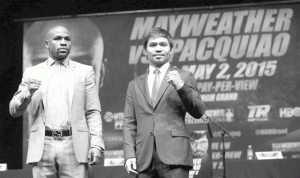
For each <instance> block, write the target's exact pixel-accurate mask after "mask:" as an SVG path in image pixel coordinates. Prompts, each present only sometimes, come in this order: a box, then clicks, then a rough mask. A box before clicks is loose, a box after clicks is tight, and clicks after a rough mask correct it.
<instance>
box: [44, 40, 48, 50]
mask: <svg viewBox="0 0 300 178" xmlns="http://www.w3.org/2000/svg"><path fill="white" fill-rule="evenodd" d="M45 46H46V48H49V42H48V41H47V40H46V41H45Z"/></svg>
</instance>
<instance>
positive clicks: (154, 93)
mask: <svg viewBox="0 0 300 178" xmlns="http://www.w3.org/2000/svg"><path fill="white" fill-rule="evenodd" d="M154 74H155V79H154V82H153V88H152V94H151V102H152V105H154V103H155V101H156V97H157V93H158V89H159V84H160V77H159V69H155V70H154Z"/></svg>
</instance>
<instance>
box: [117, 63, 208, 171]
mask: <svg viewBox="0 0 300 178" xmlns="http://www.w3.org/2000/svg"><path fill="white" fill-rule="evenodd" d="M169 70H174V68H172V67H171V66H170V67H169V69H168V71H169ZM176 70H178V72H179V74H180V77H181V78H182V80H184V82H185V84H184V86H183V87H182V88H181V89H180V90H178V91H176V90H175V89H174V87H173V86H172V85H170V84H169V83H168V82H167V79H166V75H165V76H164V78H163V81H162V83H161V86H160V89H159V91H158V96H157V98H158V99H157V101H156V104H155V105H154V106H152V105H151V101H150V97H149V96H150V95H149V91H148V84H147V83H148V82H147V78H148V71H147V72H146V74H144V75H142V76H140V77H137V78H136V79H135V80H133V81H131V82H130V83H129V85H128V90H127V96H126V104H125V111H124V115H125V117H124V131H123V135H124V148H123V149H124V157H125V161H126V160H127V159H128V158H133V157H135V158H137V169H138V171H139V172H141V171H143V170H145V169H146V168H147V167H148V166H149V165H150V162H151V159H152V153H153V144H154V136H155V142H156V147H157V152H158V155H159V158H160V159H161V161H162V162H164V163H165V164H168V165H186V166H193V160H192V150H191V145H190V141H189V132H188V130H187V128H186V125H185V120H184V119H185V114H186V112H189V113H190V114H191V115H192V116H193V117H195V118H200V117H201V116H202V115H203V113H204V103H203V102H202V100H201V97H200V94H199V92H198V89H197V87H196V86H197V84H196V80H195V78H194V76H193V75H192V74H191V73H190V72H187V71H184V70H181V69H176ZM168 71H167V73H168Z"/></svg>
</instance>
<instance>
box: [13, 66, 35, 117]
mask: <svg viewBox="0 0 300 178" xmlns="http://www.w3.org/2000/svg"><path fill="white" fill-rule="evenodd" d="M29 79H30V78H29V70H28V68H26V69H25V72H24V74H23V77H22V81H21V84H20V85H19V88H18V91H17V92H16V93H15V94H14V96H13V98H12V99H11V101H10V102H9V112H10V114H11V116H13V117H19V116H22V115H23V113H24V112H25V110H26V109H27V107H28V105H29V103H30V101H31V95H30V93H29V91H28V88H27V84H28V83H29Z"/></svg>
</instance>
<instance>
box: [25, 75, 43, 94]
mask: <svg viewBox="0 0 300 178" xmlns="http://www.w3.org/2000/svg"><path fill="white" fill-rule="evenodd" d="M41 83H42V82H41V81H40V80H38V79H32V78H31V79H30V80H29V83H28V84H27V88H28V91H29V93H30V95H33V93H34V92H35V91H36V90H37V89H39V87H40V85H41Z"/></svg>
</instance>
